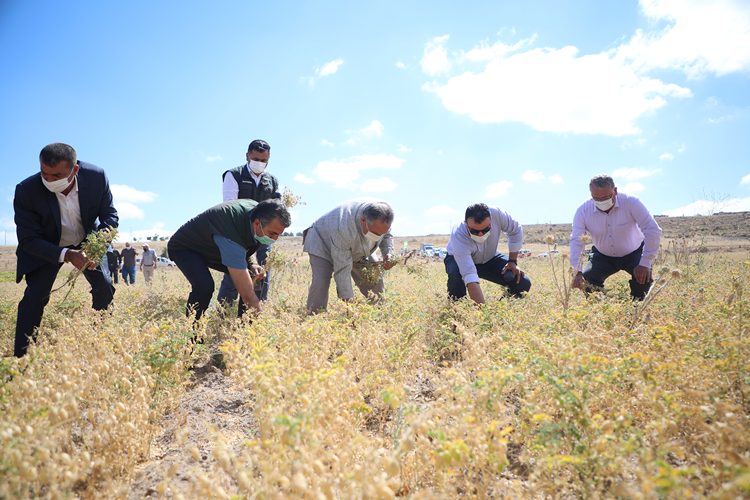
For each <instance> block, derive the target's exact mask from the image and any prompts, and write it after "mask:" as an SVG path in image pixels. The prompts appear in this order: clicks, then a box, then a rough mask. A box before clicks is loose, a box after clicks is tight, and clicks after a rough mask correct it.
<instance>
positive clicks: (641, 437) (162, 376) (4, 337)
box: [0, 220, 750, 499]
mask: <svg viewBox="0 0 750 500" xmlns="http://www.w3.org/2000/svg"><path fill="white" fill-rule="evenodd" d="M660 222H662V220H660ZM530 229H531V228H528V229H527V234H530V233H531V231H530ZM561 231H562V230H561ZM665 232H667V231H666V228H665ZM552 234H555V233H552ZM692 234H700V233H692ZM673 236H675V237H676V236H679V234H674V235H673ZM716 236H717V239H716V240H715V241H720V240H719V239H718V238H719V237H724V241H725V244H727V245H731V246H732V248H726V249H714V248H713V247H712V245H706V244H705V242H706V241H707V240H706V239H704V238H702V236H698V237H696V238H690V239H688V240H687V243H685V245H684V247H678V248H677V251H676V252H672V253H666V252H664V253H663V255H662V256H661V257H660V259H661V262H660V265H659V267H661V266H662V265H667V266H669V267H670V270H669V271H667V270H664V272H661V271H659V274H662V275H663V276H664V282H663V283H660V284H659V285H658V286H657V287H656V288H655V289H654V292H652V293H654V296H653V297H652V298H651V299H650V300H649V301H647V304H646V306H645V308H644V307H640V308H638V310H636V307H635V306H634V305H633V304H632V303H631V302H630V301H629V299H628V287H627V280H626V279H625V276H624V275H622V274H620V275H617V276H616V277H613V278H612V279H611V280H610V281H608V283H607V285H608V286H607V290H606V292H605V293H604V294H600V295H596V296H592V297H591V298H589V299H586V298H585V297H584V296H583V295H582V294H581V293H579V292H578V291H576V292H575V293H573V294H572V295H571V296H570V297H569V303H568V304H567V307H566V308H565V307H563V303H564V302H566V296H565V293H564V290H562V291H561V290H560V287H563V286H564V285H563V278H562V273H561V269H560V268H561V267H563V262H562V260H561V259H559V258H557V259H553V260H552V262H550V261H549V260H546V259H534V258H532V259H526V260H525V261H523V262H522V265H523V267H524V269H525V270H526V271H527V273H528V274H529V276H530V278H531V280H532V283H533V285H532V289H531V292H530V294H529V295H528V297H526V298H525V299H522V300H516V299H509V298H507V297H504V295H503V289H502V288H501V287H498V286H495V285H492V284H483V288H484V289H485V290H486V296H487V298H488V304H487V305H486V306H485V307H483V308H478V307H475V306H473V305H471V304H470V303H468V302H466V301H461V302H459V303H456V304H452V303H449V302H448V301H447V300H446V296H445V272H444V269H443V266H442V264H441V263H439V262H424V261H420V262H414V259H411V260H410V261H409V262H408V264H409V266H408V267H405V266H403V265H399V266H396V267H395V268H394V269H393V270H391V271H390V272H389V273H388V274H387V275H386V288H387V297H386V299H387V300H386V301H385V303H383V304H380V305H370V304H368V303H367V302H365V301H364V300H359V301H358V302H356V303H354V304H351V305H347V304H344V303H342V302H340V301H338V300H336V299H335V298H332V300H331V306H330V308H329V311H328V312H327V313H325V314H321V315H317V316H312V317H309V316H307V315H306V314H304V303H305V299H306V294H307V285H308V283H309V276H310V271H309V267H308V266H307V262H306V258H304V256H302V255H300V251H301V242H300V241H299V240H300V239H301V238H285V239H283V241H280V243H279V244H278V245H277V247H278V248H279V249H281V250H283V252H284V255H280V256H279V257H278V259H277V260H276V265H277V266H278V267H277V268H276V270H275V275H274V279H273V285H272V290H271V294H270V296H269V301H268V303H267V304H266V307H265V310H264V312H263V314H262V315H261V316H259V317H258V318H256V319H255V320H254V321H253V322H252V323H250V322H248V321H240V320H236V319H234V318H233V315H231V314H228V315H227V314H224V313H223V312H222V311H220V310H218V309H215V308H213V309H212V312H210V313H209V314H208V315H207V318H206V319H205V321H203V322H202V323H201V324H200V325H199V326H198V327H197V328H194V326H193V324H192V321H190V320H188V319H186V318H185V317H184V316H183V307H184V302H185V299H186V297H187V294H188V285H187V283H186V281H185V280H184V278H183V277H182V275H181V273H180V272H179V271H177V270H174V269H170V270H161V269H160V270H159V271H158V274H157V279H156V283H155V284H154V286H153V287H150V288H149V287H146V286H145V285H144V284H143V283H142V282H140V283H138V284H136V286H131V287H125V286H123V285H122V284H120V285H119V286H118V287H117V293H116V295H115V302H114V304H113V307H112V308H111V310H110V311H109V312H107V313H104V314H99V313H95V312H94V311H92V310H91V308H90V307H89V306H90V296H89V294H88V290H87V286H86V283H85V281H84V282H82V283H81V284H78V285H77V286H76V288H75V289H74V291H73V292H72V293H71V294H70V296H69V297H68V299H67V300H66V301H63V297H64V293H62V292H58V293H57V294H55V295H54V296H53V297H52V299H51V302H50V304H49V306H48V307H47V309H46V311H45V317H44V320H43V323H42V329H41V332H40V338H39V342H38V344H37V346H36V348H34V349H33V351H32V354H31V356H28V357H26V358H24V359H23V360H22V361H20V362H19V361H18V360H15V359H14V358H12V357H10V354H11V352H12V344H13V330H14V324H15V315H16V306H17V302H18V300H19V299H20V297H21V294H22V292H23V286H22V285H16V284H15V283H14V280H13V279H7V278H9V277H10V274H14V273H7V272H6V273H4V274H2V275H0V276H3V277H4V279H3V281H4V282H0V315H1V316H0V317H1V318H2V319H1V320H0V355H2V356H4V357H2V358H0V498H87V499H100V498H133V499H135V498H154V499H156V498H185V499H187V498H195V499H198V498H219V499H228V498H241V499H251V498H252V499H256V498H257V499H260V498H274V499H276V498H278V499H282V498H311V499H318V498H320V499H322V498H327V499H339V498H340V499H350V498H414V499H426V498H634V499H636V498H748V497H749V496H750V421H749V419H750V399H748V398H750V363H748V359H750V343H749V342H750V341H749V340H748V332H747V323H748V321H747V320H748V300H747V293H746V292H745V289H746V288H747V286H748V284H750V251H748V244H750V241H748V240H747V239H745V240H744V241H743V240H737V239H734V237H733V236H734V235H730V236H732V238H727V237H726V235H716ZM445 238H446V240H440V239H439V237H435V236H430V237H424V238H409V245H410V247H411V248H414V247H415V246H418V243H417V244H414V243H412V241H411V240H412V239H413V240H415V242H418V241H431V242H433V243H435V244H436V245H440V246H444V244H445V243H443V242H442V241H446V242H447V237H445ZM401 241H403V240H401ZM527 241H528V240H527ZM558 241H560V247H561V249H563V247H564V245H565V244H566V243H567V241H566V238H562V239H561V240H558ZM679 241H681V240H680V239H678V242H679ZM399 243H400V245H401V246H402V245H403V243H402V242H399V241H398V239H397V248H400V246H399ZM158 245H159V242H157V252H158V251H159V247H158ZM534 245H537V246H534ZM703 246H706V247H708V248H706V249H704V250H701V251H697V250H699V249H700V248H701V247H703ZM735 246H740V247H741V248H735ZM528 247H529V248H531V249H532V251H534V253H535V254H536V253H538V252H540V251H543V250H546V245H542V244H541V243H535V242H533V241H532V242H531V243H530V244H529V245H528ZM6 248H7V247H6ZM6 248H3V252H4V253H3V254H2V255H0V257H2V258H4V259H7V256H6V253H5V250H6ZM681 248H682V250H681ZM501 250H503V248H502V245H501ZM727 250H731V252H728V251H727ZM675 260H677V263H675ZM675 264H677V265H675ZM552 265H555V266H556V268H555V269H556V270H557V274H556V275H553V269H552V267H551V266H552ZM675 267H680V268H681V272H680V273H674V274H675V275H676V274H679V277H673V271H674V268H675ZM10 270H12V266H11V269H7V268H6V269H5V271H10ZM657 271H658V270H657ZM61 274H63V273H61ZM555 276H556V277H555ZM139 278H140V275H139ZM139 281H140V280H139ZM217 283H218V275H217ZM558 285H559V286H558ZM656 290H659V292H658V294H656ZM196 334H198V335H200V336H202V337H205V339H206V343H205V344H203V345H200V346H191V344H190V343H189V342H188V340H189V338H190V337H192V336H193V335H196Z"/></svg>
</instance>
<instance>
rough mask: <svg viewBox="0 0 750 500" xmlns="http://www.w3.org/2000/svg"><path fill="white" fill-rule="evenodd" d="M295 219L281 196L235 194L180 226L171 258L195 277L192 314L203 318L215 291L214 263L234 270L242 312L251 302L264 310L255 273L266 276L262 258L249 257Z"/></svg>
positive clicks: (190, 304)
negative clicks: (244, 197)
mask: <svg viewBox="0 0 750 500" xmlns="http://www.w3.org/2000/svg"><path fill="white" fill-rule="evenodd" d="M291 223H292V217H291V215H290V214H289V211H288V210H287V209H286V207H285V206H284V204H283V203H282V202H281V200H266V201H262V202H260V203H258V202H256V201H254V200H232V201H227V202H225V203H220V204H219V205H216V206H215V207H212V208H209V209H208V210H206V211H205V212H203V213H202V214H199V215H197V216H195V217H193V218H192V219H190V220H189V221H187V222H186V223H185V224H183V225H182V227H180V229H178V230H177V232H176V233H174V235H172V237H171V238H170V239H169V244H168V245H167V248H168V251H169V258H170V259H172V260H173V261H174V262H175V264H177V267H178V268H179V269H180V271H182V274H184V275H185V278H187V280H188V281H189V282H190V285H191V287H192V290H191V292H190V295H189V296H188V301H187V314H188V315H190V313H191V312H192V311H194V312H195V319H196V320H198V319H200V318H201V316H202V315H203V313H204V312H205V311H206V310H207V309H208V305H209V303H210V302H211V297H212V296H213V293H214V279H213V276H211V271H209V269H214V270H216V271H219V272H222V273H229V275H230V276H231V278H232V281H233V282H234V285H235V286H236V288H237V291H238V292H239V295H240V304H239V310H238V316H242V314H243V313H244V311H245V310H246V306H249V307H252V308H253V309H254V310H255V311H256V312H260V311H261V310H262V306H261V303H260V300H259V299H258V296H257V295H256V294H255V291H254V290H253V288H254V287H253V278H257V279H262V278H263V277H264V276H263V273H262V271H261V269H260V266H258V265H257V264H248V260H249V258H250V257H252V255H253V254H255V253H256V252H257V251H258V248H260V246H261V245H269V244H272V243H273V242H274V241H276V239H277V238H278V237H279V235H281V234H282V233H283V232H284V231H285V230H286V228H287V227H289V226H290V225H291Z"/></svg>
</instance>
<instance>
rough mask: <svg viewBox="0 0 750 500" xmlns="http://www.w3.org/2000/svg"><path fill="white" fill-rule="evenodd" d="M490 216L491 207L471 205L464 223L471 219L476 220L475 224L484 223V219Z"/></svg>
mask: <svg viewBox="0 0 750 500" xmlns="http://www.w3.org/2000/svg"><path fill="white" fill-rule="evenodd" d="M489 216H490V207H488V206H487V205H486V204H485V203H474V204H473V205H469V207H468V208H467V209H466V214H465V215H464V221H467V220H469V217H471V218H472V219H474V222H477V223H479V222H482V221H483V220H484V219H486V218H487V217H489Z"/></svg>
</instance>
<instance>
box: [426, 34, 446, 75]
mask: <svg viewBox="0 0 750 500" xmlns="http://www.w3.org/2000/svg"><path fill="white" fill-rule="evenodd" d="M448 36H449V35H445V36H439V37H435V38H433V39H432V40H431V41H429V42H427V43H426V44H425V46H424V56H423V57H422V61H421V63H422V71H423V72H425V73H427V74H428V75H430V76H435V75H439V74H447V73H448V71H450V69H451V63H450V61H449V60H448V52H447V51H446V50H445V47H443V44H444V43H445V42H447V41H448Z"/></svg>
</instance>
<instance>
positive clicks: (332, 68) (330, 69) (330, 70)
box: [317, 59, 344, 76]
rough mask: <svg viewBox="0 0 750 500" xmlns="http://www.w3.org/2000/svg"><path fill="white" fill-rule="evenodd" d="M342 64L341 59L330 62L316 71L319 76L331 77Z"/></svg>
mask: <svg viewBox="0 0 750 500" xmlns="http://www.w3.org/2000/svg"><path fill="white" fill-rule="evenodd" d="M342 64H344V60H343V59H336V60H335V61H331V62H329V63H327V64H325V65H323V67H322V68H320V69H318V70H317V73H318V75H320V76H327V75H332V74H334V73H335V72H337V71H338V70H339V66H341V65H342Z"/></svg>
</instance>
